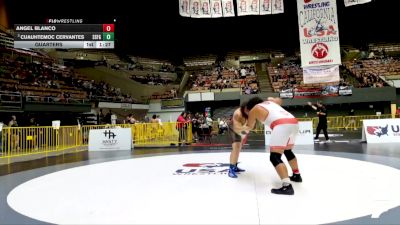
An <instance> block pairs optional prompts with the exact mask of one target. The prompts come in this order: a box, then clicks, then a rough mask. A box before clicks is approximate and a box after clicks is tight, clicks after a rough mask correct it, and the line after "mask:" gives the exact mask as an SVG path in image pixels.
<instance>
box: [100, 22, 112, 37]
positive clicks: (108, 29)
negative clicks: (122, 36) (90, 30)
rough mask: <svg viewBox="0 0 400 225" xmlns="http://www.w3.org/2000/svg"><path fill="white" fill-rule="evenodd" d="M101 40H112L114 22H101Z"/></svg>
mask: <svg viewBox="0 0 400 225" xmlns="http://www.w3.org/2000/svg"><path fill="white" fill-rule="evenodd" d="M102 40H103V41H114V24H103V39H102Z"/></svg>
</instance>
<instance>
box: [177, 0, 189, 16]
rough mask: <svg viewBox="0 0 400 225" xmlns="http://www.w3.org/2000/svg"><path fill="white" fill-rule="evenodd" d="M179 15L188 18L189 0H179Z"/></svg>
mask: <svg viewBox="0 0 400 225" xmlns="http://www.w3.org/2000/svg"><path fill="white" fill-rule="evenodd" d="M179 14H180V15H181V16H184V17H190V10H189V0H179Z"/></svg>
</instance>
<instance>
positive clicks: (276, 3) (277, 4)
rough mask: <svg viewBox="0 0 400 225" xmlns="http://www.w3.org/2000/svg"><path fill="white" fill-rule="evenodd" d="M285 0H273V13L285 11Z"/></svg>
mask: <svg viewBox="0 0 400 225" xmlns="http://www.w3.org/2000/svg"><path fill="white" fill-rule="evenodd" d="M283 12H284V9H283V0H272V14H278V13H283Z"/></svg>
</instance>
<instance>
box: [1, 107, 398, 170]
mask: <svg viewBox="0 0 400 225" xmlns="http://www.w3.org/2000/svg"><path fill="white" fill-rule="evenodd" d="M386 118H392V117H391V115H380V116H376V115H363V116H335V117H328V129H331V130H332V129H336V130H340V129H359V128H361V127H362V121H363V120H366V119H386ZM299 120H300V121H312V122H313V127H314V128H316V127H317V124H318V118H317V117H316V118H299ZM215 125H216V124H215ZM214 127H215V128H217V127H218V125H216V126H214ZM110 128H130V129H131V131H132V137H133V142H134V146H135V147H153V146H154V147H156V146H169V145H175V146H176V145H180V144H190V143H192V141H193V133H192V124H191V123H177V122H163V123H162V124H159V123H137V124H117V125H84V126H61V127H60V128H59V129H54V128H53V127H50V126H48V127H3V129H2V130H1V132H0V159H8V162H10V159H12V158H17V157H21V156H30V155H35V154H46V156H47V155H48V154H49V153H53V152H64V151H67V150H68V151H70V150H72V151H81V150H86V149H87V148H86V146H87V145H88V141H89V132H90V130H94V129H110ZM254 132H255V133H261V134H262V133H263V132H264V126H263V125H262V124H260V123H258V124H257V126H256V129H255V130H254Z"/></svg>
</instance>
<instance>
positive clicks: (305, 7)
mask: <svg viewBox="0 0 400 225" xmlns="http://www.w3.org/2000/svg"><path fill="white" fill-rule="evenodd" d="M297 12H298V18H299V33H300V50H301V66H302V67H308V66H324V65H339V64H341V63H342V62H341V59H340V45H339V29H338V21H337V9H336V0H297Z"/></svg>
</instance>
